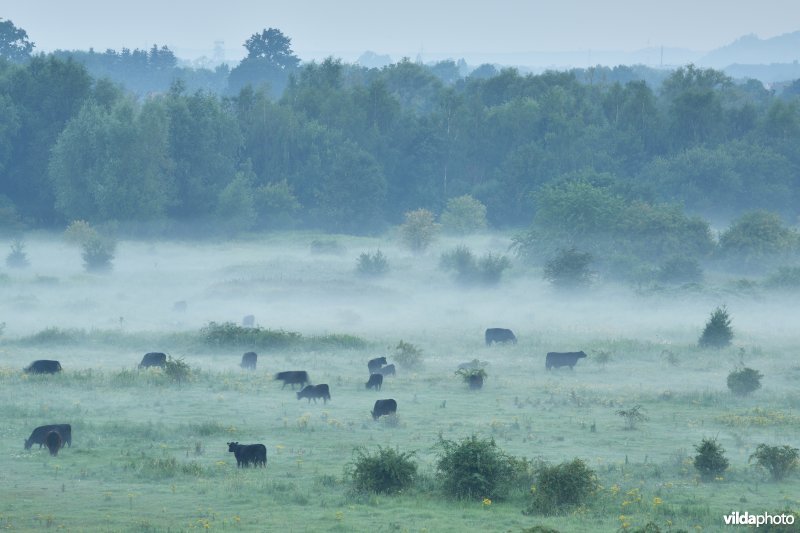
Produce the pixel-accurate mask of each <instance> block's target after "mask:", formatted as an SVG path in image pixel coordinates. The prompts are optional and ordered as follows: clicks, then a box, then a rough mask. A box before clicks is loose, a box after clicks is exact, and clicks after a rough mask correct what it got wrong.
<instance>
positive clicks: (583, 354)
mask: <svg viewBox="0 0 800 533" xmlns="http://www.w3.org/2000/svg"><path fill="white" fill-rule="evenodd" d="M584 357H586V354H585V353H583V350H581V351H580V352H578V359H583V358H584Z"/></svg>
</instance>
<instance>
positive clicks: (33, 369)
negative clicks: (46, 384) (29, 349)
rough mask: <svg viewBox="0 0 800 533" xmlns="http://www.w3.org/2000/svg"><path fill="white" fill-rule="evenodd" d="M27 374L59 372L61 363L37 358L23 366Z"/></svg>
mask: <svg viewBox="0 0 800 533" xmlns="http://www.w3.org/2000/svg"><path fill="white" fill-rule="evenodd" d="M25 372H26V373H28V374H55V373H56V372H61V363H59V362H58V361H51V360H48V359H38V360H36V361H34V362H32V363H31V364H30V365H28V366H27V367H25Z"/></svg>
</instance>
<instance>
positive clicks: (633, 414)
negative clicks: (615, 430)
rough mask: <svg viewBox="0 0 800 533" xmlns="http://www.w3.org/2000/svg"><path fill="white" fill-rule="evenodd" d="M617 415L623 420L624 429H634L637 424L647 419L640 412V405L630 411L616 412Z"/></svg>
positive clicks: (621, 410)
mask: <svg viewBox="0 0 800 533" xmlns="http://www.w3.org/2000/svg"><path fill="white" fill-rule="evenodd" d="M617 415H618V416H621V417H622V418H623V420H625V429H631V430H632V429H636V425H637V424H639V422H644V421H645V420H647V417H646V416H645V414H644V413H643V412H642V406H641V405H636V406H634V407H631V408H630V409H620V410H618V411H617Z"/></svg>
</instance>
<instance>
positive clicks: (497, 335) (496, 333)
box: [483, 328, 517, 346]
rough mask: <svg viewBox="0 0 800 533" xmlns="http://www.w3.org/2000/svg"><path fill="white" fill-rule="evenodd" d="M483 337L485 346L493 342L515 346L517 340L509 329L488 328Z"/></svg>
mask: <svg viewBox="0 0 800 533" xmlns="http://www.w3.org/2000/svg"><path fill="white" fill-rule="evenodd" d="M483 337H484V339H486V346H489V345H491V344H492V343H493V342H503V343H505V342H510V343H512V344H517V338H516V337H515V336H514V332H513V331H511V330H510V329H503V328H489V329H487V330H486V333H484V335H483Z"/></svg>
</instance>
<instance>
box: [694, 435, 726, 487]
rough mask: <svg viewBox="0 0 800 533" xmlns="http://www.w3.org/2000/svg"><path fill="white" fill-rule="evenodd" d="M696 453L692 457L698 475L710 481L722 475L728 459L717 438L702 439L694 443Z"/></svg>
mask: <svg viewBox="0 0 800 533" xmlns="http://www.w3.org/2000/svg"><path fill="white" fill-rule="evenodd" d="M694 449H695V450H696V451H697V455H695V457H694V467H695V468H696V469H697V471H698V472H700V477H701V478H702V479H703V480H705V481H711V480H713V479H714V478H716V477H719V476H721V475H722V473H723V472H725V470H727V469H728V464H729V463H728V459H726V458H725V449H724V448H723V447H722V446H721V445H720V444H719V443H718V442H717V439H703V440H702V441H700V444H697V445H695V447H694Z"/></svg>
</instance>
